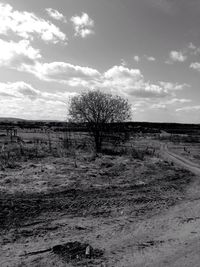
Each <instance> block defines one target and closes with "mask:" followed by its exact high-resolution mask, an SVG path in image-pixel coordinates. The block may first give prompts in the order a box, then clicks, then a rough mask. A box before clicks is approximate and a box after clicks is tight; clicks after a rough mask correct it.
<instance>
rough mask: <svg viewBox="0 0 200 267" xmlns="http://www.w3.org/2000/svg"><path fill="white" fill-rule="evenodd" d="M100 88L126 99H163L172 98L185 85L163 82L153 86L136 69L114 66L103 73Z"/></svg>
mask: <svg viewBox="0 0 200 267" xmlns="http://www.w3.org/2000/svg"><path fill="white" fill-rule="evenodd" d="M100 86H101V87H104V88H109V89H110V90H111V92H113V93H114V92H115V93H117V94H122V95H124V96H126V97H132V96H135V97H140V98H163V97H167V96H173V95H174V92H175V90H178V89H182V88H184V86H186V85H185V84H184V85H179V84H173V83H165V82H159V83H158V84H153V83H151V82H148V81H145V79H144V77H143V75H142V74H141V72H140V70H138V69H129V68H125V67H124V66H114V67H112V68H111V69H109V70H108V71H106V72H105V73H104V75H103V77H102V82H101V85H100Z"/></svg>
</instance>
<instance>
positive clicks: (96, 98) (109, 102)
mask: <svg viewBox="0 0 200 267" xmlns="http://www.w3.org/2000/svg"><path fill="white" fill-rule="evenodd" d="M69 118H70V120H71V121H72V122H76V123H87V126H88V129H89V130H90V132H91V134H92V136H93V137H94V141H95V148H96V152H100V151H101V146H102V139H103V135H102V134H103V129H104V126H105V124H107V123H113V122H123V121H126V120H128V119H130V118H131V105H130V104H129V103H128V101H127V100H126V99H124V98H122V97H120V96H114V95H112V94H108V93H104V92H102V91H100V90H90V91H87V92H82V93H81V94H79V95H77V96H74V97H73V98H72V99H71V101H70V105H69Z"/></svg>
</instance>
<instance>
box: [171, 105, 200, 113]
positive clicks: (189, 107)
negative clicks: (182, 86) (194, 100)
mask: <svg viewBox="0 0 200 267" xmlns="http://www.w3.org/2000/svg"><path fill="white" fill-rule="evenodd" d="M197 110H200V106H199V105H197V106H187V107H182V108H177V109H176V112H182V111H186V112H188V111H197Z"/></svg>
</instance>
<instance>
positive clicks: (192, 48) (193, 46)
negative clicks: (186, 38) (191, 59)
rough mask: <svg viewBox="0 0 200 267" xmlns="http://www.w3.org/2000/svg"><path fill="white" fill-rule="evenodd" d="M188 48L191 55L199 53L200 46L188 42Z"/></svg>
mask: <svg viewBox="0 0 200 267" xmlns="http://www.w3.org/2000/svg"><path fill="white" fill-rule="evenodd" d="M188 49H189V50H190V51H191V53H192V54H193V55H197V54H200V47H196V46H195V45H194V44H193V43H189V45H188Z"/></svg>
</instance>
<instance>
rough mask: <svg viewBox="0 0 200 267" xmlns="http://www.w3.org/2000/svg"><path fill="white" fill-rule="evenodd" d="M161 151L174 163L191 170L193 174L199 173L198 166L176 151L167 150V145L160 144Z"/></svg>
mask: <svg viewBox="0 0 200 267" xmlns="http://www.w3.org/2000/svg"><path fill="white" fill-rule="evenodd" d="M161 153H162V154H163V155H164V157H166V158H167V159H168V160H171V161H172V162H174V163H175V164H178V165H180V166H182V167H183V168H185V169H187V170H189V171H191V172H193V173H194V174H197V175H200V166H199V165H198V164H196V163H194V162H192V161H190V160H188V159H186V158H184V157H182V156H180V155H177V154H176V153H174V152H172V151H169V149H168V147H167V145H166V144H165V145H162V146H161Z"/></svg>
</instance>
